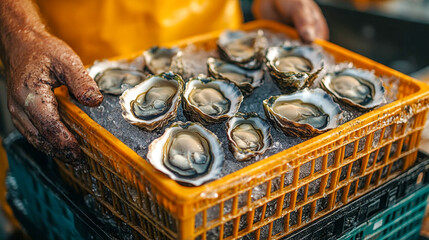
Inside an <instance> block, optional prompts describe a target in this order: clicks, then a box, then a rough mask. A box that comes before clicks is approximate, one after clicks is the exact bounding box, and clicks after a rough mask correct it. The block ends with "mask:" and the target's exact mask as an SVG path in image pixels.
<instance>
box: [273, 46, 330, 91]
mask: <svg viewBox="0 0 429 240" xmlns="http://www.w3.org/2000/svg"><path fill="white" fill-rule="evenodd" d="M265 58H266V65H267V68H268V71H269V73H270V75H271V77H272V78H273V79H274V82H275V83H276V84H277V86H278V87H279V88H280V89H281V90H282V91H283V92H285V93H292V92H295V91H297V90H300V89H304V88H306V87H309V86H311V85H312V84H313V82H314V80H315V79H316V78H317V75H318V74H319V72H320V71H321V70H322V69H323V66H324V61H323V54H322V53H321V52H320V51H318V50H316V49H314V48H313V47H310V46H279V47H270V48H268V50H267V53H266V55H265Z"/></svg>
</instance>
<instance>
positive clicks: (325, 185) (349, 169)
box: [57, 21, 428, 239]
mask: <svg viewBox="0 0 429 240" xmlns="http://www.w3.org/2000/svg"><path fill="white" fill-rule="evenodd" d="M243 28H244V29H245V30H251V29H257V28H268V29H270V30H272V31H278V32H284V33H286V34H288V35H291V36H292V37H294V36H295V37H296V33H295V32H294V31H292V30H291V29H289V28H287V27H285V26H283V25H279V24H277V23H273V22H266V21H258V22H253V23H250V24H246V25H244V26H243ZM219 33H220V32H217V33H213V34H210V35H204V36H200V37H196V38H193V39H188V40H186V41H185V42H183V43H175V45H179V46H180V45H184V44H185V43H193V44H195V45H198V46H200V47H204V48H206V49H212V48H213V47H214V40H215V39H216V37H217V35H218V34H219ZM317 44H319V45H321V46H322V47H323V48H324V49H325V50H326V51H327V52H329V53H330V54H332V55H333V56H334V57H335V58H336V61H337V62H341V61H350V62H353V63H354V64H355V66H357V67H360V68H366V69H373V70H375V73H376V74H378V75H388V76H395V77H397V78H399V82H398V84H399V86H398V94H397V98H398V99H400V100H399V101H395V102H393V103H390V104H388V105H386V106H383V107H381V108H379V109H376V110H374V111H372V112H369V113H367V114H365V115H363V116H361V117H359V118H357V119H354V120H352V121H350V122H348V123H346V124H343V125H342V126H340V127H338V128H337V129H334V130H332V131H330V132H328V133H326V134H322V135H320V136H318V137H315V138H313V139H311V140H308V141H306V142H304V143H302V144H298V145H296V146H294V147H292V148H289V149H287V150H284V151H282V152H280V153H278V154H275V155H273V156H270V157H268V158H266V159H263V160H261V161H259V162H256V163H254V164H252V165H250V166H248V167H245V168H243V169H241V170H238V171H236V172H234V173H231V174H229V175H227V176H225V177H223V178H221V179H219V180H216V181H213V182H210V183H207V184H205V185H203V186H200V187H184V186H181V185H179V184H177V183H176V182H174V181H172V180H170V179H168V178H167V177H166V176H164V175H162V174H161V173H159V172H157V171H156V170H154V169H153V168H152V167H151V166H150V165H149V164H148V163H147V162H146V161H145V160H143V159H142V158H141V157H140V156H139V155H138V154H137V153H135V152H134V151H132V150H131V149H129V148H128V147H126V146H125V145H124V144H123V143H121V142H120V141H119V140H118V139H116V138H115V137H114V136H113V135H112V134H110V133H109V132H107V131H106V130H105V129H103V128H102V127H101V126H99V125H98V124H96V123H95V122H94V121H93V120H91V119H90V118H89V117H88V116H87V115H86V114H84V113H83V112H82V110H80V109H79V108H78V107H76V106H75V105H74V104H72V103H71V102H70V100H69V98H68V96H67V93H66V92H65V91H64V89H58V90H57V96H58V98H59V103H60V112H61V115H62V117H63V119H64V121H65V122H66V123H67V124H68V126H69V127H70V128H71V129H72V130H73V131H74V132H75V133H76V134H77V135H78V138H79V141H80V143H81V146H82V148H83V150H84V152H85V154H86V156H87V160H88V168H89V171H83V170H82V171H75V170H74V169H73V168H71V167H69V166H66V165H63V164H62V163H61V162H58V164H59V165H60V169H61V173H62V174H63V175H64V178H65V179H68V180H69V181H70V183H71V184H74V186H75V187H76V188H78V189H81V190H83V191H85V192H89V193H92V194H93V195H94V196H95V197H96V198H97V199H98V200H99V201H100V202H101V203H102V204H103V205H104V206H105V207H106V208H108V209H109V210H111V211H112V213H113V214H114V215H116V216H117V218H118V219H119V220H121V221H123V222H125V223H127V224H128V225H129V226H130V227H131V228H133V229H134V231H135V236H136V237H140V238H141V237H146V238H149V239H154V238H158V239H195V238H196V239H213V238H214V236H216V238H221V239H233V238H239V237H245V238H254V239H264V238H271V239H277V238H281V237H283V236H285V235H286V234H288V233H290V232H292V231H293V230H295V229H298V228H300V227H302V226H304V225H305V224H307V223H308V222H309V221H311V220H314V219H317V218H319V217H321V216H323V215H325V214H327V213H329V212H331V211H333V210H334V209H336V208H338V207H340V206H342V205H344V204H345V203H347V202H349V201H351V200H353V199H356V198H357V197H359V196H361V195H363V194H364V193H366V192H368V191H370V190H371V189H373V188H375V187H376V186H379V185H380V184H382V183H384V182H386V181H388V180H389V179H392V178H393V177H395V176H397V175H399V174H400V173H401V172H403V171H404V170H406V169H407V168H408V167H410V166H411V165H412V164H413V162H414V161H415V159H416V155H417V149H418V145H419V140H420V134H421V131H422V129H423V127H424V123H425V120H426V113H427V106H428V93H427V86H426V85H423V84H421V83H418V82H416V81H414V80H413V79H411V78H410V77H407V76H405V75H403V74H400V73H398V72H396V71H394V70H391V69H389V68H387V67H385V66H382V65H380V64H378V63H375V62H373V61H371V60H368V59H366V58H364V57H361V56H359V55H357V54H354V53H351V52H349V51H347V50H345V49H342V48H340V47H337V46H335V45H333V44H330V43H328V42H324V41H317ZM387 87H388V86H387ZM346 149H353V151H351V152H352V153H351V155H350V156H345V152H347V151H346ZM303 166H309V167H310V168H309V169H310V171H309V172H305V171H302V170H301V167H303ZM316 166H319V167H316ZM274 226H275V227H274ZM278 226H280V227H278Z"/></svg>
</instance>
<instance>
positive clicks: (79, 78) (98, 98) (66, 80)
mask: <svg viewBox="0 0 429 240" xmlns="http://www.w3.org/2000/svg"><path fill="white" fill-rule="evenodd" d="M70 51H71V50H70ZM53 71H54V72H55V75H56V76H58V78H59V80H60V81H62V82H63V84H65V85H66V86H67V87H68V89H69V91H70V92H71V93H72V94H73V96H74V97H75V98H76V99H77V100H78V101H79V102H80V103H82V104H84V105H86V106H90V107H93V106H98V105H100V103H101V102H102V101H103V95H102V94H101V93H100V90H98V86H97V83H95V81H94V79H92V78H91V77H90V76H89V74H88V71H87V70H86V69H85V67H84V66H83V64H82V61H81V60H80V59H79V57H78V56H77V55H76V54H74V53H73V52H71V53H68V54H66V53H65V54H62V56H61V59H59V60H58V62H54V63H53Z"/></svg>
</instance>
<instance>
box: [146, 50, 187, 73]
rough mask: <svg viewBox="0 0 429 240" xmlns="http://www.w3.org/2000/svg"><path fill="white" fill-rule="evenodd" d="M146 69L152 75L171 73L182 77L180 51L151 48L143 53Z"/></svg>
mask: <svg viewBox="0 0 429 240" xmlns="http://www.w3.org/2000/svg"><path fill="white" fill-rule="evenodd" d="M143 56H144V59H145V63H146V69H147V70H149V71H150V72H151V73H152V74H160V73H162V72H168V71H172V72H175V73H177V74H179V75H183V62H182V51H180V49H179V48H177V47H173V48H165V47H152V48H150V49H149V50H147V51H145V52H143Z"/></svg>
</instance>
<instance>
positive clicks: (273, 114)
mask: <svg viewBox="0 0 429 240" xmlns="http://www.w3.org/2000/svg"><path fill="white" fill-rule="evenodd" d="M263 105H264V111H265V115H266V116H267V118H268V119H270V120H271V121H272V122H273V123H274V124H275V125H276V126H277V127H278V128H280V129H281V130H283V132H284V133H286V134H287V135H290V136H296V137H300V138H308V137H314V136H317V135H319V134H321V133H324V132H327V131H329V130H331V129H333V128H336V127H337V126H339V125H340V124H341V120H342V116H343V114H342V111H341V108H340V106H339V105H338V104H337V103H335V102H334V100H333V99H332V98H331V96H329V95H328V94H327V93H326V92H324V91H323V90H322V89H311V90H308V89H304V90H301V91H297V92H295V93H292V94H290V95H280V96H273V97H270V98H268V99H265V100H264V102H263Z"/></svg>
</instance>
